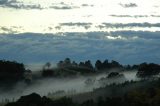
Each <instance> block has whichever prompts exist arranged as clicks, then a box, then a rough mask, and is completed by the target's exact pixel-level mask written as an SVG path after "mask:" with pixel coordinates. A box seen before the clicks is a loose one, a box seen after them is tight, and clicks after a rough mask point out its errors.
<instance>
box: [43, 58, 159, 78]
mask: <svg viewBox="0 0 160 106" xmlns="http://www.w3.org/2000/svg"><path fill="white" fill-rule="evenodd" d="M49 64H50V63H46V65H45V66H47V67H48V68H44V69H43V70H42V76H43V77H52V76H59V75H61V74H63V75H64V76H68V75H76V74H87V73H101V72H108V71H110V70H111V69H118V70H119V71H132V70H137V71H138V72H137V74H136V76H137V77H139V78H149V77H153V76H155V75H158V74H159V73H160V65H159V64H155V63H141V64H136V65H135V64H134V65H122V64H120V63H119V62H117V61H114V60H112V61H108V60H107V59H106V60H104V61H101V60H97V61H96V62H95V64H93V63H92V62H91V61H90V60H87V61H84V62H79V63H76V62H75V61H72V60H71V59H70V58H66V59H65V60H63V61H59V62H58V63H57V68H54V69H52V68H49V67H50V65H49Z"/></svg>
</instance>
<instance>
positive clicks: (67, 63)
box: [57, 58, 93, 69]
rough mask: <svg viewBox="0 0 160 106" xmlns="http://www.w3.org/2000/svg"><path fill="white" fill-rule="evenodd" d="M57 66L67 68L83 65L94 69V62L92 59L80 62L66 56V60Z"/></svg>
mask: <svg viewBox="0 0 160 106" xmlns="http://www.w3.org/2000/svg"><path fill="white" fill-rule="evenodd" d="M57 66H58V67H59V68H66V67H83V68H89V69H93V66H92V63H91V61H90V60H87V61H85V62H80V63H79V64H78V63H76V62H75V61H71V59H70V58H66V59H65V60H64V61H59V62H58V64H57Z"/></svg>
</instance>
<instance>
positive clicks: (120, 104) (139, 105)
mask: <svg viewBox="0 0 160 106" xmlns="http://www.w3.org/2000/svg"><path fill="white" fill-rule="evenodd" d="M133 83H135V85H136V82H131V83H124V84H119V85H110V88H111V89H112V90H114V89H115V87H116V88H117V89H116V91H113V92H122V91H121V88H122V87H125V88H127V86H128V85H130V84H133ZM138 83H139V82H138ZM142 84H143V83H142ZM142 84H141V85H142ZM142 86H143V87H139V88H138V87H133V88H132V89H131V90H129V91H127V92H125V93H124V94H123V95H115V96H107V95H106V96H105V97H101V96H99V97H97V99H88V100H86V101H83V102H81V103H77V102H75V101H73V100H72V99H71V98H68V97H62V98H60V99H54V100H51V99H49V98H47V97H45V96H43V97H41V96H40V95H38V94H36V93H32V94H30V95H26V96H22V97H20V99H18V100H17V101H16V102H10V103H8V104H6V105H5V106H160V102H159V101H160V79H159V80H156V81H150V82H146V83H145V84H144V85H142ZM118 88H119V91H118ZM106 90H107V89H106Z"/></svg>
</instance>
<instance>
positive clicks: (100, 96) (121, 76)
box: [0, 58, 160, 106]
mask: <svg viewBox="0 0 160 106" xmlns="http://www.w3.org/2000/svg"><path fill="white" fill-rule="evenodd" d="M159 73H160V65H159V64H155V63H141V64H136V65H121V64H120V63H119V62H117V61H114V60H112V61H109V60H107V59H106V60H105V61H101V60H97V61H96V63H95V64H92V62H91V61H90V60H87V61H84V62H79V63H77V62H75V61H73V60H71V59H70V58H66V59H64V60H61V61H59V62H58V63H57V65H56V66H55V67H51V63H50V62H47V63H45V64H44V66H43V68H42V69H41V70H38V71H32V70H29V69H26V68H25V65H24V64H23V63H18V62H16V61H6V60H1V61H0V84H1V86H0V92H1V95H0V99H1V105H2V106H3V105H6V106H22V105H23V106H28V105H29V106H31V105H36V106H50V105H60V106H63V105H64V106H66V105H67V106H70V105H72V106H77V105H84V106H91V105H92V106H93V105H95V106H104V105H108V106H118V105H121V106H135V105H138V106H142V105H146V104H147V106H151V105H152V106H157V105H158V104H159V102H158V100H159V96H158V95H160V92H159V90H160V88H159V87H160V86H159V78H160V76H159ZM146 95H147V96H146ZM144 97H145V98H144ZM153 97H154V98H153ZM31 98H32V99H31ZM141 99H145V101H144V100H141ZM157 99H158V100H157ZM149 101H150V102H149ZM152 102H153V103H152Z"/></svg>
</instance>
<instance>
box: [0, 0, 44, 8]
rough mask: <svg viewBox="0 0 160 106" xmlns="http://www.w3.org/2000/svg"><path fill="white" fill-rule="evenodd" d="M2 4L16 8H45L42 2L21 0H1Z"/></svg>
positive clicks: (0, 3) (2, 5)
mask: <svg viewBox="0 0 160 106" xmlns="http://www.w3.org/2000/svg"><path fill="white" fill-rule="evenodd" d="M0 6H1V7H4V8H5V7H8V8H14V9H43V8H42V7H41V6H40V4H24V3H23V2H19V1H17V0H11V1H9V0H2V1H0Z"/></svg>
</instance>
